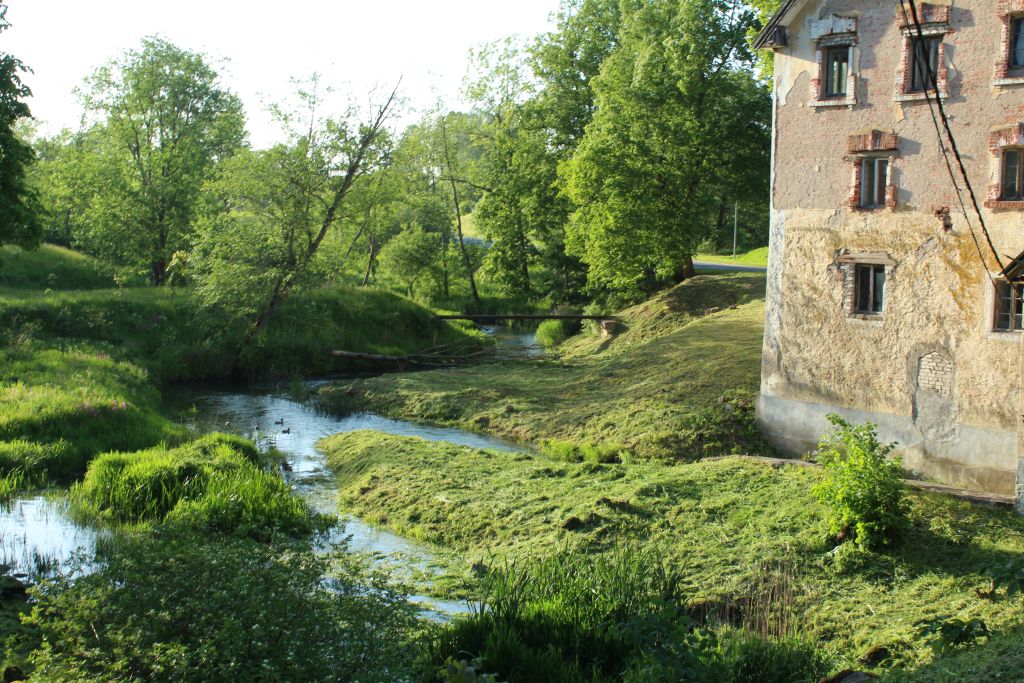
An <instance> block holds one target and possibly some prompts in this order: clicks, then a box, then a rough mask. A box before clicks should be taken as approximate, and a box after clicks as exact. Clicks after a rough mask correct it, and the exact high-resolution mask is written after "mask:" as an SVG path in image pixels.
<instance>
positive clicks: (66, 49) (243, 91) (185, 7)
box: [0, 0, 558, 147]
mask: <svg viewBox="0 0 1024 683" xmlns="http://www.w3.org/2000/svg"><path fill="white" fill-rule="evenodd" d="M4 1H5V2H6V3H7V4H8V12H7V19H8V21H9V22H10V23H11V25H12V26H11V28H10V29H8V30H7V31H6V32H4V33H3V34H0V41H2V42H0V50H3V51H4V52H8V53H10V54H13V55H14V56H16V57H18V58H19V59H21V61H23V62H24V63H25V64H26V65H27V66H29V67H31V68H32V70H33V71H34V73H33V74H29V75H28V76H27V77H26V82H27V83H28V85H29V86H30V87H31V88H32V91H33V97H32V99H31V100H30V101H29V105H30V106H31V108H32V113H33V115H34V116H35V118H36V119H38V120H39V121H40V123H41V130H42V132H44V133H47V134H49V133H53V132H56V131H58V130H60V129H61V128H64V127H69V128H77V126H78V123H79V120H80V117H81V108H80V106H79V104H78V101H77V99H76V97H75V96H74V94H73V93H72V89H73V88H75V87H76V86H78V85H80V84H81V82H82V79H83V78H84V77H85V76H86V74H88V73H89V72H90V71H92V69H93V68H95V67H96V66H98V65H100V64H102V63H103V62H105V61H107V60H108V59H110V58H111V57H114V56H116V55H118V54H120V53H121V52H123V51H124V50H126V49H129V48H137V47H138V46H139V44H140V39H141V38H142V37H143V36H147V35H160V36H161V37H163V38H166V39H168V40H170V41H171V42H173V43H175V44H176V45H178V46H180V47H182V48H187V49H190V50H195V51H199V52H204V53H206V54H207V55H209V57H210V59H211V62H213V64H214V66H215V68H216V69H217V70H218V71H219V72H220V73H221V75H222V77H223V78H224V82H225V84H226V85H227V86H228V87H229V88H230V89H231V90H232V91H233V92H235V93H236V94H238V95H239V96H240V97H241V98H242V101H243V102H244V103H245V108H246V113H247V116H248V128H249V131H250V135H251V141H252V143H253V145H254V146H256V147H263V146H266V145H267V144H269V143H271V142H273V141H275V139H276V138H277V132H276V128H275V126H274V124H273V123H272V122H271V121H270V119H269V117H268V116H267V114H266V113H265V110H264V106H263V103H264V102H267V101H280V100H282V99H284V98H285V97H286V96H287V95H288V93H289V92H290V84H289V78H290V77H293V76H298V77H302V76H307V75H309V74H310V73H312V72H313V71H319V72H320V73H321V74H323V75H324V80H325V81H326V82H328V83H331V84H333V85H335V86H336V87H337V89H338V90H339V91H344V92H349V93H351V94H352V95H353V96H354V97H355V99H356V101H357V102H359V103H364V102H365V101H366V96H367V93H369V92H370V90H371V89H372V88H373V87H374V86H379V87H381V88H384V87H388V86H389V85H392V84H394V82H395V81H397V79H398V77H399V76H402V92H403V94H404V95H405V97H406V99H407V107H408V108H420V109H425V108H429V107H430V106H431V105H432V104H433V102H434V101H436V99H437V97H438V96H441V97H442V98H443V99H444V100H445V101H446V102H447V103H448V104H449V105H450V106H454V107H457V106H458V105H459V101H458V96H459V91H460V88H461V86H462V81H463V78H464V76H465V74H466V64H467V55H468V51H469V48H470V47H472V46H475V45H479V44H481V43H485V42H490V41H493V40H497V39H500V38H503V37H505V36H508V35H512V34H519V35H521V36H532V35H535V34H537V33H541V32H543V31H546V30H549V29H550V28H551V24H550V23H549V22H550V15H551V14H552V13H553V12H554V11H555V10H556V9H557V6H558V0H513V1H512V2H509V1H508V0H435V1H433V2H430V1H429V0H420V1H416V0H320V1H318V0H284V1H281V2H269V1H268V0H247V1H242V0H91V1H86V0H4ZM224 59H226V60H228V61H227V62H226V63H219V62H220V60H224ZM411 118H412V117H411V116H408V115H407V116H406V119H405V120H406V122H408V121H410V120H411Z"/></svg>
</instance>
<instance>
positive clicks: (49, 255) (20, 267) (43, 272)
mask: <svg viewBox="0 0 1024 683" xmlns="http://www.w3.org/2000/svg"><path fill="white" fill-rule="evenodd" d="M113 286H114V280H113V278H112V277H111V276H110V273H108V272H106V269H105V268H103V266H102V265H101V264H100V263H99V262H98V261H96V260H95V259H93V258H91V257H89V256H86V255H85V254H81V253H79V252H76V251H72V250H71V249H66V248H64V247H58V246H55V245H53V244H44V245H42V246H40V247H39V248H38V249H31V250H25V249H21V248H19V247H15V246H4V247H0V287H9V288H17V289H38V290H45V289H52V290H64V289H102V288H107V287H113Z"/></svg>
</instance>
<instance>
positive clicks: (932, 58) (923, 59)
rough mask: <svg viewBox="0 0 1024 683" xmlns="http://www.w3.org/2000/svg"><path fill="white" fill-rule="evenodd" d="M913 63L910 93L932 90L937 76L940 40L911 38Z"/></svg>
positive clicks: (939, 38) (938, 38) (937, 38)
mask: <svg viewBox="0 0 1024 683" xmlns="http://www.w3.org/2000/svg"><path fill="white" fill-rule="evenodd" d="M910 44H911V49H912V50H913V55H912V57H913V63H912V64H911V71H910V92H924V91H925V90H934V89H935V83H936V80H937V79H938V76H939V46H940V45H942V38H941V37H936V38H924V39H921V38H913V39H912V40H911V43H910Z"/></svg>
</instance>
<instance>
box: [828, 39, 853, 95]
mask: <svg viewBox="0 0 1024 683" xmlns="http://www.w3.org/2000/svg"><path fill="white" fill-rule="evenodd" d="M849 76H850V48H849V46H847V45H844V46H842V47H830V48H828V49H827V50H825V97H826V98H833V97H846V81H847V79H848V78H849Z"/></svg>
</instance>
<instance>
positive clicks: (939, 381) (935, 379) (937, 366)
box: [917, 351, 953, 398]
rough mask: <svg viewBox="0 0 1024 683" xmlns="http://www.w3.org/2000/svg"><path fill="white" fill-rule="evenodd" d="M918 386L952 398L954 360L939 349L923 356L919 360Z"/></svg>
mask: <svg viewBox="0 0 1024 683" xmlns="http://www.w3.org/2000/svg"><path fill="white" fill-rule="evenodd" d="M917 386H918V388H920V389H923V390H925V391H932V392H934V393H936V394H939V395H940V396H943V397H945V398H950V397H951V396H952V395H953V361H952V360H951V359H950V358H948V357H947V356H946V355H945V354H942V353H939V352H938V351H934V352H932V353H929V354H927V355H924V356H921V360H920V361H919V362H918V370H917Z"/></svg>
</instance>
